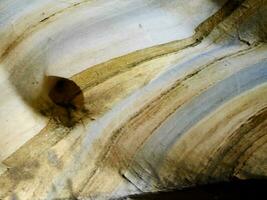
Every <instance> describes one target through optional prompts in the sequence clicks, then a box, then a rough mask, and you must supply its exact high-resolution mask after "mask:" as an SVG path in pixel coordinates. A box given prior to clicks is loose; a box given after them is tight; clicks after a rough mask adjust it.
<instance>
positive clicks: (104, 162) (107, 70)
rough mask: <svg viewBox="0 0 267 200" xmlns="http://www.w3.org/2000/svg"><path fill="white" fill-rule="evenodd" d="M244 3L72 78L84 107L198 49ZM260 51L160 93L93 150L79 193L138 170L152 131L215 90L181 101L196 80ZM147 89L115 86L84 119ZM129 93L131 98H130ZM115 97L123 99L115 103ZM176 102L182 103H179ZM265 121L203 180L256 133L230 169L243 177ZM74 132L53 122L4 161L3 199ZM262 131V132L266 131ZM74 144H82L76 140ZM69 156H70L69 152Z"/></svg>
mask: <svg viewBox="0 0 267 200" xmlns="http://www.w3.org/2000/svg"><path fill="white" fill-rule="evenodd" d="M85 2H88V1H83V2H81V3H77V4H74V5H72V6H70V7H67V8H65V9H64V10H60V11H58V12H56V13H54V14H52V15H50V16H48V17H46V18H44V19H42V20H41V21H40V22H39V23H38V24H35V25H33V26H31V27H30V28H28V29H27V30H26V31H25V32H24V33H23V34H22V35H20V36H19V37H18V38H17V39H15V40H14V41H12V42H11V44H9V46H8V47H7V48H6V49H5V51H4V53H3V54H2V56H1V59H3V58H5V57H6V56H7V55H8V54H9V53H10V52H11V51H12V50H13V49H14V48H16V46H17V45H18V44H19V43H20V42H22V41H23V40H24V39H25V38H27V37H29V36H30V35H31V34H32V33H33V32H34V31H36V30H38V29H39V28H42V27H43V26H44V25H45V24H46V23H50V20H51V21H52V20H53V17H55V16H56V15H58V14H61V13H63V12H65V11H66V10H69V9H71V8H74V7H76V6H78V5H80V4H83V3H85ZM242 2H243V1H240V2H239V4H236V2H234V3H233V2H232V1H227V3H226V4H225V5H224V6H223V7H222V8H221V9H220V10H219V11H218V12H217V13H216V14H214V15H213V16H211V17H210V18H209V19H207V20H206V21H205V22H203V23H202V24H200V25H199V26H198V27H197V28H196V33H195V34H194V35H193V36H192V37H189V38H186V39H183V40H179V41H174V42H170V43H167V44H162V45H158V46H154V47H150V48H147V49H142V50H138V51H136V52H133V53H130V54H128V55H124V56H121V57H118V58H114V59H111V60H109V61H107V62H104V63H101V64H98V65H95V66H92V67H89V68H88V69H86V70H84V71H82V72H80V73H78V74H76V75H74V76H72V77H71V80H73V81H74V82H75V83H77V85H79V86H80V87H81V88H82V91H83V93H84V94H87V95H88V96H85V101H86V102H85V105H86V104H87V105H90V100H91V97H90V92H91V91H92V90H93V89H95V88H97V87H98V86H99V85H101V84H103V83H105V82H106V81H108V80H110V79H112V78H114V79H116V78H117V79H118V82H119V81H120V79H119V78H118V77H119V76H120V75H122V74H124V73H128V72H130V71H133V74H134V73H135V72H136V71H137V68H138V67H139V66H140V65H142V64H144V63H146V62H149V61H151V60H154V59H157V58H163V57H165V56H167V55H171V54H175V53H178V52H179V51H182V50H184V49H187V48H190V47H194V46H196V45H198V44H199V43H201V42H202V40H203V39H204V38H205V37H207V36H208V35H209V33H210V32H211V31H212V30H213V29H214V28H215V27H216V26H217V25H218V24H219V23H220V22H222V21H223V20H225V19H226V18H227V17H228V16H229V15H230V14H232V12H233V11H234V10H235V9H236V8H237V7H238V6H239V5H240V4H241V3H242ZM245 2H246V1H245ZM250 2H251V1H250ZM255 2H256V3H255V5H249V7H253V8H254V9H256V8H257V6H258V5H260V3H259V1H255ZM264 2H266V1H264ZM243 10H247V8H244V7H243V8H238V9H237V14H236V15H242V14H244V13H245V15H250V12H253V9H252V10H250V11H249V12H243ZM233 18H236V19H239V18H238V17H237V16H236V17H235V16H234V17H233ZM226 20H227V19H226ZM233 26H234V25H233ZM223 37H225V35H223V34H222V36H221V37H219V38H217V39H218V40H220V39H221V38H223ZM259 46H260V45H259ZM257 47H258V46H250V47H247V48H245V49H242V50H240V51H238V52H235V53H232V54H229V55H226V56H223V57H221V58H218V59H216V60H214V61H212V62H210V63H208V64H207V65H204V66H200V67H199V68H198V69H197V70H195V71H192V72H190V73H188V74H186V75H185V76H184V77H183V78H181V79H179V80H178V81H176V82H175V84H173V85H172V86H171V87H170V88H169V89H168V90H166V91H164V92H163V93H161V94H158V96H157V97H156V98H155V99H152V100H151V101H150V102H149V105H146V106H145V107H143V108H142V109H140V110H139V111H138V112H137V113H136V114H135V115H134V116H132V117H131V118H130V119H129V120H128V121H127V122H125V123H124V124H121V127H120V128H119V129H117V130H114V131H113V132H112V134H111V137H110V138H109V140H108V142H107V144H105V147H104V148H102V146H101V145H100V147H101V149H99V148H100V147H98V145H93V146H94V149H93V150H92V152H100V153H99V155H98V156H97V160H96V164H95V168H94V169H93V170H92V171H91V172H90V174H87V177H83V179H84V180H86V181H85V182H84V183H83V185H81V186H80V188H79V191H83V188H86V186H88V185H90V184H92V183H91V180H93V178H94V176H96V175H97V172H98V170H99V169H102V168H106V167H107V168H111V169H114V170H127V168H129V167H130V166H131V165H135V164H136V165H137V164H138V163H134V161H133V159H134V155H135V154H136V153H137V152H138V150H139V149H140V148H141V147H142V146H143V144H144V143H145V141H146V140H147V139H148V138H149V137H150V136H151V135H152V134H153V132H154V131H155V130H156V129H157V128H158V127H159V126H161V124H162V123H163V122H164V121H165V120H166V119H167V118H168V117H169V116H171V115H172V114H173V113H174V112H175V111H176V110H177V109H178V108H179V107H180V106H181V105H183V103H185V102H187V101H188V100H190V99H192V98H194V97H195V96H197V95H198V94H199V93H201V92H203V91H205V90H207V89H208V88H209V87H211V85H209V84H208V83H206V85H204V86H202V87H200V89H199V90H196V91H193V92H192V93H191V94H189V95H188V96H186V97H185V98H181V99H179V98H178V97H180V96H182V95H181V93H182V92H184V91H187V92H188V91H189V89H190V85H189V83H190V81H192V80H194V79H197V78H198V77H199V75H200V74H201V73H202V74H203V73H205V71H206V70H207V68H209V67H210V66H211V65H213V64H216V63H217V62H219V61H222V60H224V59H228V58H229V57H233V56H240V55H243V54H246V53H247V52H248V51H250V50H253V49H255V48H257ZM135 70H136V71H135ZM159 71H160V70H158V71H157V70H155V72H154V71H153V72H154V73H153V75H151V76H150V77H149V78H147V77H146V76H145V75H143V76H142V74H141V76H142V77H141V78H140V80H139V79H138V81H139V82H142V81H143V85H144V84H146V83H147V82H148V81H150V80H152V79H153V77H154V76H156V75H157V74H158V73H160V72H159ZM144 74H145V73H144ZM133 79H134V78H133ZM145 79H146V80H145ZM129 81H130V80H129ZM217 81H219V80H217ZM213 84H214V83H213ZM143 85H142V84H140V85H137V86H136V87H133V88H130V89H129V88H125V89H124V88H123V86H118V85H115V86H114V87H113V88H111V90H110V91H108V92H107V93H106V94H103V93H100V94H98V95H99V96H94V97H92V98H95V101H94V102H92V103H93V104H95V105H96V106H95V110H90V107H89V108H88V109H89V113H87V114H86V115H84V116H83V118H82V120H85V121H86V122H87V124H90V123H91V120H92V118H91V119H90V117H92V116H93V117H94V118H95V119H98V118H100V117H101V116H102V115H103V113H105V112H107V111H108V110H109V109H110V108H111V107H112V106H113V105H115V104H116V102H118V101H119V100H121V99H122V98H124V97H125V96H126V95H128V94H130V93H131V92H133V91H135V90H137V89H139V88H141V87H142V86H143ZM109 92H111V93H112V94H109ZM126 92H127V94H126V95H125V93H126ZM109 95H110V96H109ZM179 95H180V96H179ZM103 97H104V98H103ZM109 97H110V98H109ZM116 97H119V98H118V99H116ZM102 98H103V101H100V100H99V101H98V99H102ZM177 99H178V100H179V101H177ZM108 104H109V105H108ZM168 108H169V109H168ZM165 110H167V111H165ZM161 112H163V113H164V115H162V116H161V117H158V118H156V117H155V118H156V120H158V121H157V123H155V124H153V125H151V126H150V127H148V128H147V130H146V132H145V133H144V134H143V135H142V136H140V137H139V139H140V140H139V141H129V138H131V137H132V138H135V137H136V135H135V134H136V133H135V131H136V129H138V128H139V127H141V126H144V125H145V124H146V123H149V120H154V119H153V117H154V116H155V115H157V113H161ZM266 118H267V109H266V107H265V108H263V109H261V110H260V111H258V112H257V113H256V114H255V115H253V116H252V117H251V118H249V119H248V120H247V121H246V122H244V123H243V124H242V125H241V126H240V127H239V128H238V129H237V130H235V131H234V132H233V133H232V134H231V135H230V136H228V138H226V140H225V142H229V143H227V144H228V145H226V146H225V147H224V148H222V147H219V148H218V149H216V151H215V152H213V155H214V156H215V155H218V156H217V161H216V162H215V161H214V160H212V161H210V162H209V163H208V164H207V168H206V169H203V170H202V171H201V173H200V175H201V176H202V175H203V174H204V173H206V174H209V175H212V174H216V173H219V172H221V171H220V169H219V168H216V166H214V165H213V164H214V162H215V163H220V162H224V159H227V156H226V155H228V154H230V153H229V152H230V151H234V150H235V149H237V148H239V147H240V146H241V145H242V142H243V141H242V139H243V137H244V136H245V135H252V133H254V134H255V135H254V137H253V140H251V141H250V146H247V147H246V148H245V147H242V149H243V151H242V152H241V153H240V155H236V156H237V158H236V161H235V162H233V163H234V165H233V166H232V168H231V170H230V169H229V170H230V171H231V173H230V175H236V176H238V173H239V171H240V169H241V168H242V166H243V165H245V163H246V160H247V159H248V158H249V157H250V156H251V155H252V154H253V153H254V152H255V151H257V148H260V146H261V145H263V144H265V142H266V138H265V137H266V134H265V133H266V132H264V131H266V127H267V126H265V125H266V123H267V121H266ZM79 123H80V122H79ZM75 127H76V125H74V126H73V127H65V126H63V125H62V124H61V123H60V122H57V121H56V120H54V119H53V118H51V119H50V121H49V122H48V124H47V125H46V126H45V127H44V128H43V130H42V131H40V132H39V133H38V134H37V135H36V136H34V137H33V138H32V139H30V140H29V141H28V142H27V143H25V144H24V145H23V146H22V147H21V148H19V149H18V150H17V151H16V152H15V153H13V154H12V155H11V156H10V157H8V158H7V159H5V160H4V161H3V164H5V165H6V166H8V170H7V171H6V172H5V173H4V174H1V175H0V188H1V191H0V199H1V198H4V197H7V196H9V195H11V194H12V191H13V190H14V189H15V188H16V187H17V185H18V184H20V182H21V181H22V182H23V181H27V180H29V179H33V178H34V177H35V173H36V171H38V170H39V168H42V164H40V158H42V157H45V156H46V154H47V152H48V150H50V149H51V148H52V147H54V146H55V145H56V144H57V143H58V142H60V141H61V140H63V139H65V137H66V136H67V135H68V134H72V132H71V131H72V130H73V129H75ZM259 127H261V129H260V128H259ZM215 128H216V127H215ZM137 134H138V133H137ZM139 134H140V133H139ZM83 137H84V135H83V133H81V134H80V135H79V137H78V138H79V139H82V138H83ZM202 140H203V138H202ZM202 140H201V138H200V140H199V144H200V143H201V142H202ZM230 141H231V142H230ZM257 141H261V144H260V145H256V146H254V144H255V143H256V142H257ZM75 142H77V140H76V141H75ZM93 143H94V144H95V143H96V142H95V141H93ZM123 144H128V145H129V144H130V145H132V146H131V149H130V150H129V149H127V151H126V149H125V148H124V145H123ZM232 146H234V147H235V148H234V149H231V148H232ZM73 148H75V145H73ZM187 153H190V152H187ZM64 155H65V156H66V153H65V154H64ZM215 157H216V156H215ZM60 162H62V163H61V164H60V165H64V162H65V161H64V160H63V159H62V160H61V161H60ZM88 162H89V161H88ZM61 167H62V166H61ZM61 167H60V168H61ZM60 168H58V169H57V170H60ZM48 171H49V170H48ZM228 175H229V174H228ZM51 179H52V178H51ZM199 179H201V178H199Z"/></svg>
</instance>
